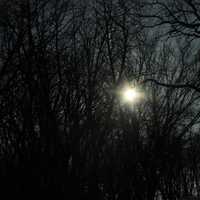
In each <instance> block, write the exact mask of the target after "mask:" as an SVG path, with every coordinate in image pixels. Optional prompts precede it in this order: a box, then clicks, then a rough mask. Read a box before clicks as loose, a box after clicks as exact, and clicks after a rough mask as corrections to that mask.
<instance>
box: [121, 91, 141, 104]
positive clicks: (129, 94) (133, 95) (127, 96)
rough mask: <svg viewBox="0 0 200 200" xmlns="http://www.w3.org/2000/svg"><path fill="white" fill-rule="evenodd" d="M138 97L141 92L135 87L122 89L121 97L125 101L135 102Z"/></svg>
mask: <svg viewBox="0 0 200 200" xmlns="http://www.w3.org/2000/svg"><path fill="white" fill-rule="evenodd" d="M140 97H141V93H140V92H139V91H138V90H137V89H136V88H132V87H126V88H124V89H123V91H122V98H123V101H124V102H126V103H135V102H137V101H138V100H139V99H140Z"/></svg>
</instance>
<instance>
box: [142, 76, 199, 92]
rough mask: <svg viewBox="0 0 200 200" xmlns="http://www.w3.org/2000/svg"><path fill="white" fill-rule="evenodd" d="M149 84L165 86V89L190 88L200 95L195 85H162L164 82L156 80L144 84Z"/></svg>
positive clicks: (145, 81)
mask: <svg viewBox="0 0 200 200" xmlns="http://www.w3.org/2000/svg"><path fill="white" fill-rule="evenodd" d="M147 82H153V83H155V84H157V85H160V86H164V87H168V88H189V89H191V90H194V91H196V92H198V93H200V88H199V87H196V86H195V85H192V84H189V83H185V84H169V83H162V82H159V81H157V80H155V79H145V80H144V81H143V82H142V83H143V84H144V83H147Z"/></svg>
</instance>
